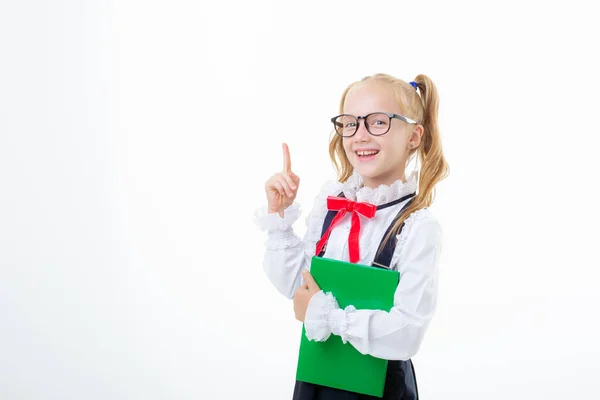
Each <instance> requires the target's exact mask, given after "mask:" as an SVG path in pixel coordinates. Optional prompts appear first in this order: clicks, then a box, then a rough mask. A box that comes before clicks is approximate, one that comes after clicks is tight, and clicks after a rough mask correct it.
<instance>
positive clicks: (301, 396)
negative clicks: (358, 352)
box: [293, 360, 419, 400]
mask: <svg viewBox="0 0 600 400" xmlns="http://www.w3.org/2000/svg"><path fill="white" fill-rule="evenodd" d="M418 398H419V392H418V390H417V380H416V376H415V370H414V367H413V364H412V361H411V360H407V361H389V362H388V369H387V375H386V378H385V387H384V390H383V397H374V396H368V395H365V394H360V393H354V392H348V391H346V390H340V389H334V388H330V387H326V386H320V385H315V384H312V383H306V382H300V381H296V386H295V387H294V397H293V400H367V399H369V400H370V399H373V400H375V399H379V400H381V399H383V400H418Z"/></svg>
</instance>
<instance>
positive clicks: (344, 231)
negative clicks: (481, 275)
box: [255, 171, 442, 400]
mask: <svg viewBox="0 0 600 400" xmlns="http://www.w3.org/2000/svg"><path fill="white" fill-rule="evenodd" d="M417 176H418V175H417V171H415V172H413V173H412V174H411V175H409V176H408V177H407V180H406V182H402V181H401V180H398V181H396V182H394V183H392V184H391V185H389V186H387V185H381V186H379V187H378V188H375V189H373V188H368V187H364V186H363V184H362V177H361V176H360V175H359V174H357V173H356V172H355V173H354V174H353V175H352V176H351V177H350V178H349V179H348V180H347V181H346V182H344V183H340V182H328V183H327V184H325V185H324V187H323V188H322V190H321V191H320V193H319V195H318V196H317V198H316V199H315V202H314V205H313V208H312V210H311V212H310V214H309V216H308V217H307V219H306V223H307V229H306V234H305V235H304V238H303V239H300V238H299V237H298V236H297V235H296V234H295V233H294V231H293V229H292V224H293V223H294V222H295V221H296V220H297V219H298V218H299V216H300V209H299V206H298V205H297V204H292V205H291V206H289V207H288V208H287V209H286V210H285V211H284V216H283V218H281V217H280V216H279V214H268V213H267V210H266V207H263V208H261V209H259V210H257V212H256V214H255V217H256V219H255V220H256V223H257V224H258V225H259V227H260V228H262V229H263V230H265V231H266V232H267V241H266V252H265V257H264V262H263V267H264V270H265V272H266V274H267V276H268V277H269V279H270V280H271V282H272V283H273V285H274V286H275V287H276V288H277V290H279V291H280V292H281V293H282V294H283V295H284V296H286V297H287V298H289V299H292V298H293V295H294V292H295V291H296V289H297V288H298V287H299V286H300V285H302V284H303V283H304V282H303V280H302V276H301V271H302V269H310V262H311V259H312V257H313V256H315V255H316V254H315V251H316V248H317V243H318V242H319V241H320V239H321V237H322V235H323V233H324V232H325V231H326V230H327V229H328V225H329V224H330V223H331V220H332V216H333V214H332V212H331V211H330V210H328V208H327V197H328V196H338V197H344V198H346V199H348V200H352V201H356V202H367V203H370V204H373V205H375V206H377V210H376V212H375V214H374V216H373V217H372V218H370V219H368V218H363V217H361V218H360V223H361V227H360V233H359V238H358V243H359V246H358V247H359V251H360V258H359V260H358V261H357V262H358V263H359V264H364V265H374V264H373V263H374V262H375V265H378V264H379V265H383V266H384V267H389V268H391V269H393V270H397V271H399V273H400V281H399V283H398V287H397V288H396V292H395V294H394V306H393V308H392V309H391V310H390V311H389V312H386V311H382V310H356V309H355V308H354V307H353V306H351V305H350V306H348V307H346V308H345V309H341V308H340V307H339V306H338V304H337V301H336V300H335V298H334V296H333V295H332V294H331V293H324V292H323V291H320V292H319V293H317V294H315V295H314V296H313V297H312V299H311V301H310V302H309V305H308V308H307V311H306V317H305V321H304V326H305V330H306V336H307V338H308V339H310V340H316V341H324V340H327V339H328V338H329V336H330V335H332V334H333V335H338V336H340V337H341V339H342V341H343V342H344V343H350V344H351V345H352V346H353V347H354V348H356V349H357V350H358V351H359V352H360V353H362V354H370V355H372V356H374V357H378V358H383V359H387V360H390V362H389V363H388V372H387V377H386V383H385V390H384V397H383V398H384V399H402V400H408V399H417V398H418V393H417V386H416V379H415V373H414V369H413V365H412V362H411V361H410V359H411V357H412V356H414V355H415V354H416V352H417V350H418V349H419V347H420V345H421V342H422V340H423V337H424V334H425V331H426V330H427V327H428V325H429V322H430V320H431V318H432V316H433V314H434V312H435V308H436V304H437V292H438V290H437V286H438V262H439V257H440V253H441V247H442V229H441V226H440V224H439V222H438V221H437V219H436V218H435V217H434V216H433V214H432V213H431V211H430V210H429V209H421V210H418V211H416V212H414V213H412V214H411V215H410V216H409V217H408V218H407V219H406V220H405V223H404V225H403V227H402V230H401V231H400V232H397V234H396V240H395V241H394V240H391V241H390V243H389V244H388V246H387V247H386V248H382V249H383V250H385V251H382V252H380V253H381V254H380V255H379V256H378V257H377V258H376V253H377V251H378V249H379V247H380V245H381V243H382V240H383V238H384V235H385V233H386V232H387V230H388V228H390V226H391V225H392V224H393V222H394V221H395V219H396V218H397V217H398V215H399V213H400V212H401V211H402V210H403V209H404V208H405V207H406V206H407V204H408V203H409V202H410V201H412V198H413V197H412V195H414V194H415V193H416V190H417ZM351 220H352V218H351V217H350V216H346V217H345V218H343V219H341V220H340V221H338V222H337V224H336V225H335V226H334V227H333V228H332V229H331V231H330V233H329V238H328V240H327V245H326V246H325V248H324V251H322V252H321V254H319V255H320V256H323V257H327V258H331V259H337V260H342V261H349V249H348V234H349V232H350V229H351ZM394 242H395V243H394ZM368 398H372V397H368V396H364V395H359V394H356V393H351V392H346V391H342V390H338V389H333V388H326V387H322V386H318V385H313V384H309V383H305V382H296V386H295V388H294V399H297V400H308V399H311V400H315V399H328V400H329V399H331V400H333V399H336V400H341V399H348V400H350V399H353V400H354V399H368Z"/></svg>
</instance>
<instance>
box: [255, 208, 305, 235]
mask: <svg viewBox="0 0 600 400" xmlns="http://www.w3.org/2000/svg"><path fill="white" fill-rule="evenodd" d="M298 218H300V205H299V204H296V203H294V204H292V205H290V206H289V207H288V208H286V209H285V210H284V211H283V218H281V217H280V216H279V214H278V213H269V212H268V210H267V206H262V207H261V208H259V209H257V210H256V211H255V212H254V223H255V224H256V225H257V226H258V228H259V229H260V230H263V231H267V232H275V231H287V230H289V229H290V228H291V227H292V225H293V224H294V222H296V221H297V220H298Z"/></svg>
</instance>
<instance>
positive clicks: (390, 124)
mask: <svg viewBox="0 0 600 400" xmlns="http://www.w3.org/2000/svg"><path fill="white" fill-rule="evenodd" d="M373 114H385V115H387V116H388V118H389V119H390V123H389V124H388V128H387V131H385V132H383V133H379V134H374V133H372V132H371V130H370V129H369V126H368V124H366V123H363V125H364V126H365V128H366V129H367V132H369V134H370V135H373V136H383V135H385V134H386V133H388V132H389V131H390V128H391V127H392V118H397V119H399V120H402V121H404V122H406V123H407V124H412V125H418V122H417V121H415V120H413V119H410V118H407V117H404V116H402V115H400V114H394V113H387V112H383V111H377V112H372V113H370V114H367V115H364V116H362V117H361V116H358V117H357V116H354V115H352V114H340V115H336V116H335V117H333V118H331V123H332V124H333V130H334V131H335V133H336V134H337V135H338V136H340V137H342V138H349V137H352V136H354V135H356V132H358V128H360V120H361V119H362V120H364V121H366V120H367V118H369V117H370V116H371V115H373ZM344 115H347V116H349V117H353V118H354V119H355V120H356V129H355V130H354V133H353V134H352V135H350V136H344V135H341V134H340V133H338V130H337V127H336V126H335V120H336V119H338V118H339V117H342V116H344Z"/></svg>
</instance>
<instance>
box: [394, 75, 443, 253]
mask: <svg viewBox="0 0 600 400" xmlns="http://www.w3.org/2000/svg"><path fill="white" fill-rule="evenodd" d="M414 82H415V83H416V84H417V89H418V90H419V93H420V94H421V96H420V103H421V105H422V110H423V111H422V118H421V119H420V123H421V125H423V136H422V140H421V146H419V147H417V148H416V149H415V150H413V151H412V152H411V154H410V155H409V157H410V156H412V155H414V154H415V153H416V154H417V156H418V158H419V160H420V164H421V168H420V171H419V172H420V173H419V180H418V181H419V189H418V191H417V195H416V196H415V197H414V198H413V201H412V203H411V204H410V205H409V206H408V207H407V208H406V210H404V212H403V214H402V216H401V217H400V218H399V219H398V221H396V223H395V224H394V226H393V227H392V229H391V230H390V233H389V234H388V235H387V236H386V237H385V238H384V241H385V242H387V241H388V240H390V239H391V238H392V237H394V238H395V236H396V234H397V232H398V231H399V230H400V228H401V227H402V224H404V221H406V219H407V218H408V217H409V216H410V215H411V214H412V213H413V212H415V211H417V210H420V209H423V208H426V207H429V206H431V204H432V203H433V200H434V199H435V185H436V184H437V183H438V182H440V181H442V180H443V179H445V178H446V177H447V176H448V174H449V166H448V163H447V162H446V159H445V158H444V153H443V152H442V141H441V137H440V132H439V129H438V104H439V98H438V93H437V89H436V87H435V85H434V84H433V82H432V81H431V79H429V77H427V76H426V75H422V74H421V75H418V76H417V77H416V78H415V79H414ZM406 85H408V84H406ZM411 89H412V90H413V91H414V90H415V89H413V88H412V86H411Z"/></svg>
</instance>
